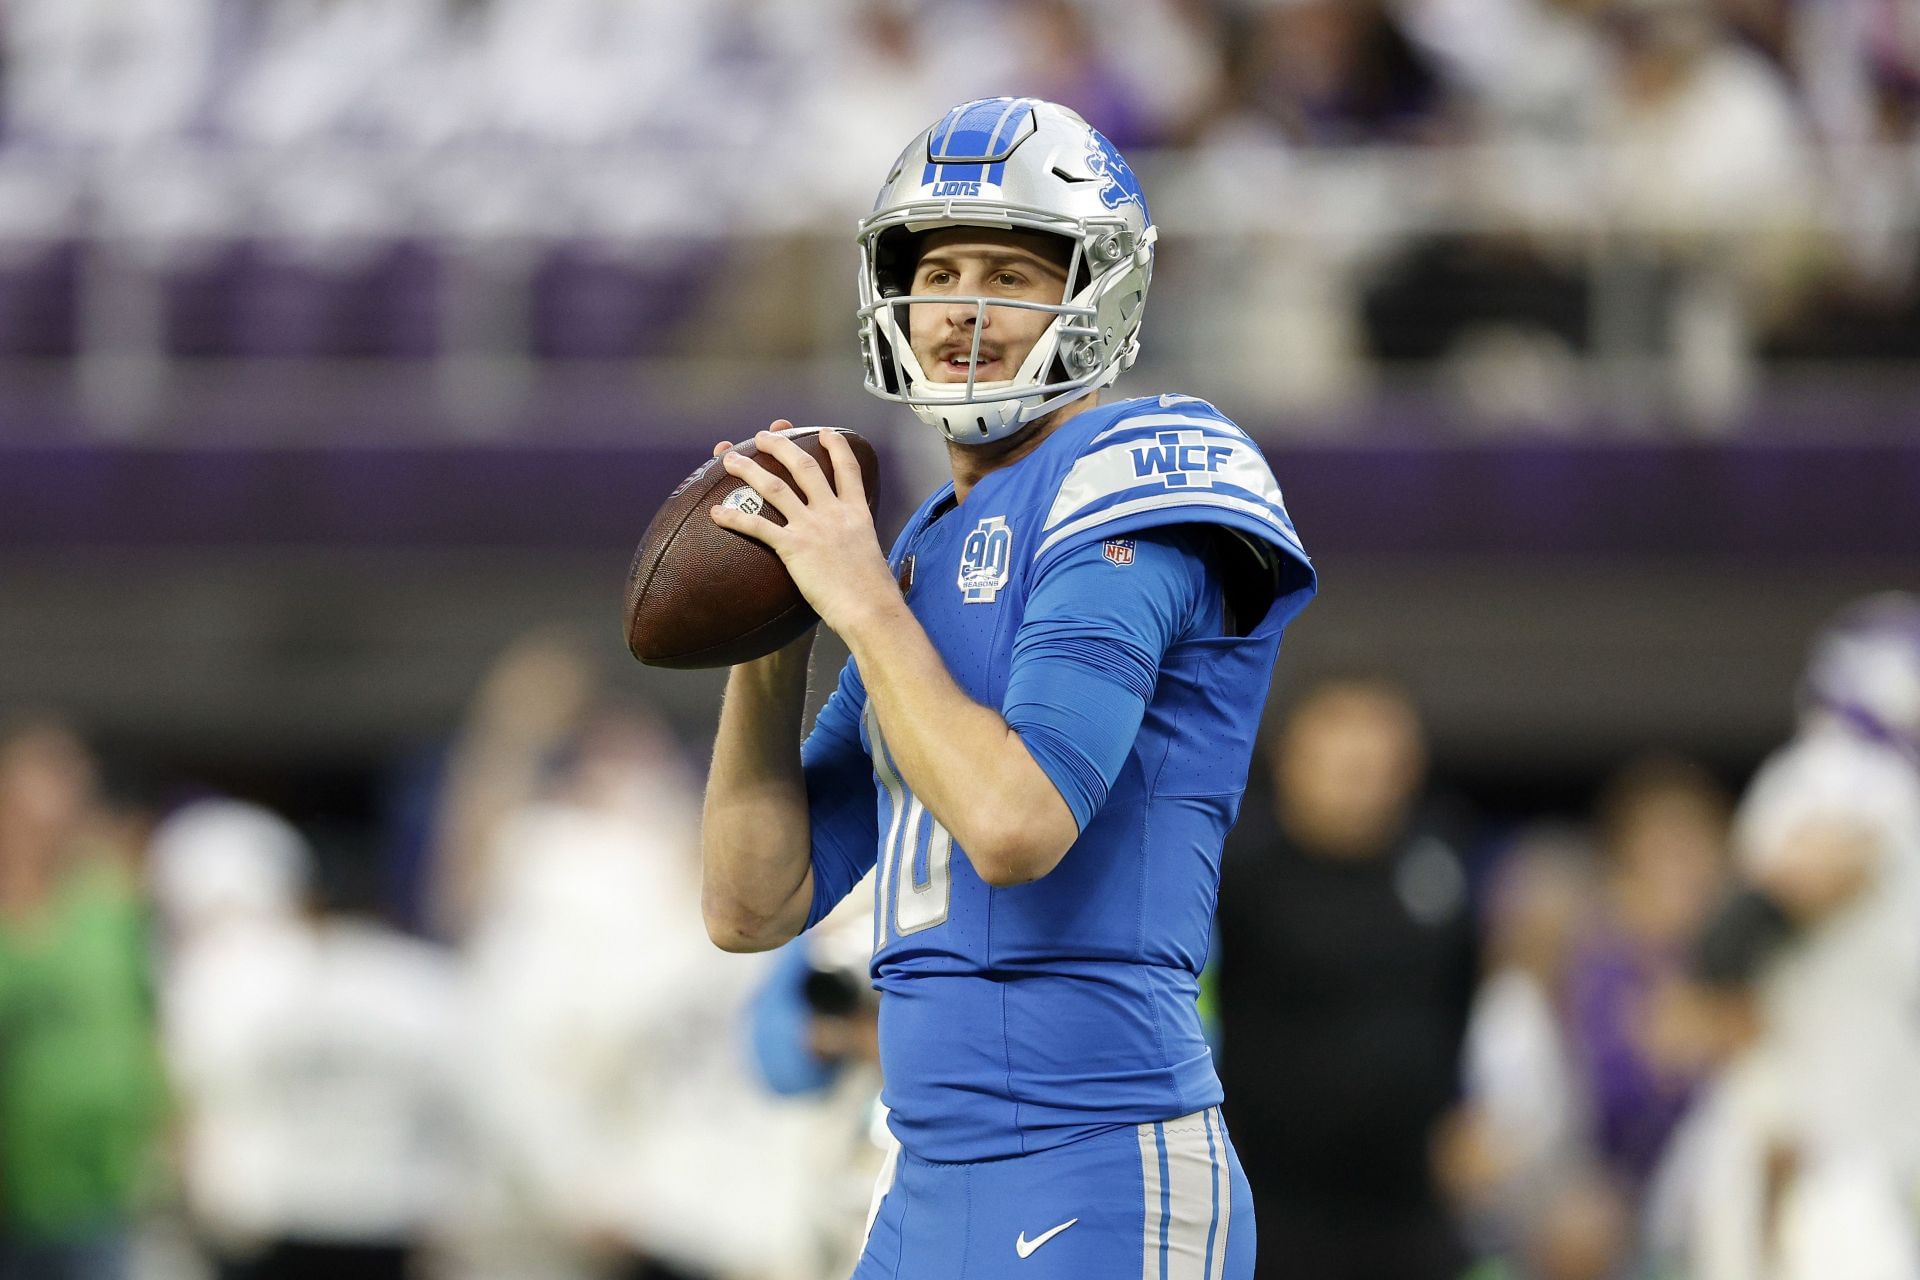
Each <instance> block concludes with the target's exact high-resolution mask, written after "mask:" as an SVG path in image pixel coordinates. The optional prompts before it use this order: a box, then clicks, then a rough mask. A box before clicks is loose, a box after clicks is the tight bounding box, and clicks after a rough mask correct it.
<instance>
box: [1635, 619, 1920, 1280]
mask: <svg viewBox="0 0 1920 1280" xmlns="http://www.w3.org/2000/svg"><path fill="white" fill-rule="evenodd" d="M1802 712H1803V713H1802V721H1801V726H1800V730H1799V733H1798V734H1797V736H1796V737H1795V738H1794V740H1793V741H1792V742H1791V743H1789V744H1788V745H1787V746H1786V747H1784V748H1782V749H1781V750H1780V751H1779V752H1777V753H1776V754H1775V755H1774V756H1773V757H1772V758H1771V759H1769V760H1768V761H1767V762H1766V764H1765V765H1764V766H1763V767H1762V769H1761V770H1760V772H1759V774H1758V775H1757V776H1756V777H1755V779H1754V781H1753V783H1752V786H1751V788H1750V789H1749V791H1748V793H1747V795H1746V797H1745V799H1744V800H1743V802H1742V804H1741V808H1740V811H1739V815H1738V818H1737V823H1736V827H1735V847H1736V851H1737V854H1738V859H1739V867H1740V875H1741V881H1740V885H1739V887H1738V889H1737V890H1736V891H1735V892H1734V893H1733V894H1732V895H1731V896H1730V897H1729V898H1728V899H1727V900H1726V902H1725V903H1724V904H1723V905H1722V907H1721V908H1720V910H1719V912H1718V914H1717V915H1716V916H1715V918H1714V919H1713V921H1712V922H1711V924H1710V925H1709V926H1708V927H1707V928H1706V930H1705V931H1704V932H1703V934H1702V937H1701V941H1700V945H1699V951H1698V960H1697V970H1698V977H1699V980H1700V985H1699V986H1698V987H1697V988H1696V989H1694V990H1693V991H1692V992H1691V993H1689V998H1690V1000H1691V1001H1692V1003H1693V1004H1694V1005H1695V1006H1696V1012H1695V1015H1694V1017H1693V1023H1694V1025H1695V1027H1696V1028H1697V1029H1698V1030H1697V1034H1700V1035H1701V1036H1702V1037H1703V1040H1705V1041H1707V1042H1708V1043H1709V1044H1710V1045H1711V1047H1714V1048H1717V1049H1718V1050H1719V1051H1720V1052H1721V1053H1722V1054H1723V1055H1724V1056H1725V1058H1726V1060H1727V1061H1728V1064H1729V1065H1728V1067H1727V1069H1726V1072H1725V1075H1724V1077H1723V1078H1722V1079H1721V1080H1720V1082H1719V1083H1718V1085H1717V1086H1716V1088H1715V1089H1714V1091H1713V1093H1712V1094H1711V1095H1710V1096H1709V1098H1708V1099H1707V1100H1706V1102H1705V1104H1704V1105H1703V1107H1702V1109H1701V1110H1700V1112H1699V1113H1698V1114H1697V1115H1696V1117H1695V1118H1694V1120H1693V1121H1692V1122H1691V1123H1690V1125H1689V1129H1688V1131H1687V1133H1686V1136H1685V1140H1684V1141H1683V1142H1682V1143H1680V1144H1677V1146H1676V1150H1675V1152H1674V1153H1673V1157H1672V1163H1671V1167H1670V1169H1669V1171H1668V1177H1667V1179H1666V1186H1665V1188H1664V1195H1663V1203H1662V1204H1661V1205H1660V1213H1659V1216H1658V1218H1657V1221H1659V1222H1660V1223H1661V1224H1662V1234H1663V1236H1664V1238H1665V1241H1666V1243H1667V1244H1668V1246H1669V1247H1670V1248H1671V1249H1672V1250H1673V1251H1674V1252H1676V1253H1677V1254H1678V1255H1679V1256H1680V1257H1681V1258H1682V1259H1683V1260H1684V1263H1685V1265H1686V1268H1687V1272H1688V1274H1689V1275H1690V1276H1691V1277H1692V1280H1755V1278H1756V1277H1757V1278H1759V1280H1882V1278H1883V1277H1884V1278H1886V1280H1894V1278H1896V1277H1898V1278H1900V1280H1910V1278H1911V1277H1912V1276H1914V1275H1915V1274H1920V1237H1917V1236H1916V1230H1915V1216H1914V1215H1915V1205H1914V1189H1915V1186H1916V1179H1917V1178H1920V1024H1917V1023H1916V1021H1915V1018H1914V1010H1915V1008H1916V1007H1920V600H1916V599H1915V598H1913V597H1911V596H1904V595H1891V594H1890V595H1885V596H1879V597H1874V598H1871V599H1869V600H1866V601H1863V602H1860V603H1858V604H1856V605H1854V606H1852V607H1850V608H1849V609H1847V610H1845V611H1844V612H1843V613H1842V614H1841V615H1840V616H1839V618H1837V619H1836V620H1835V621H1834V623H1833V624H1832V625H1831V626H1830V628H1829V629H1828V630H1827V632H1826V633H1825V634H1824V635H1823V636H1822V637H1821V638H1820V639H1819V641H1818V642H1817V643H1816V645H1815V646H1814V650H1813V655H1812V660H1811V662H1810V664H1809V667H1808V670H1807V675H1806V680H1805V685H1804V689H1803V702H1802Z"/></svg>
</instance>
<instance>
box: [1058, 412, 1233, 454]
mask: <svg viewBox="0 0 1920 1280" xmlns="http://www.w3.org/2000/svg"><path fill="white" fill-rule="evenodd" d="M1181 427H1186V428H1191V429H1193V430H1196V431H1218V432H1220V433H1221V434H1222V435H1226V436H1235V437H1237V438H1239V439H1241V440H1246V439H1248V438H1249V437H1248V435H1247V433H1246V431H1245V430H1244V429H1243V428H1241V427H1239V426H1237V425H1235V424H1234V423H1231V422H1228V421H1226V420H1225V419H1222V418H1195V417H1190V416H1188V415H1185V414H1179V413H1145V414H1141V415H1140V416H1139V417H1137V418H1122V419H1121V420H1120V421H1119V422H1116V423H1114V424H1113V425H1112V426H1110V427H1108V428H1107V429H1106V430H1105V431H1102V432H1101V433H1100V434H1099V435H1097V436H1095V437H1094V438H1093V439H1091V440H1089V441H1087V446H1088V447H1089V448H1091V447H1092V446H1094V445H1096V444H1099V443H1100V442H1101V441H1102V440H1106V439H1109V438H1111V437H1113V436H1117V435H1120V434H1121V433H1122V432H1126V431H1145V430H1150V429H1154V428H1157V429H1159V430H1162V431H1166V430H1173V429H1178V428H1181Z"/></svg>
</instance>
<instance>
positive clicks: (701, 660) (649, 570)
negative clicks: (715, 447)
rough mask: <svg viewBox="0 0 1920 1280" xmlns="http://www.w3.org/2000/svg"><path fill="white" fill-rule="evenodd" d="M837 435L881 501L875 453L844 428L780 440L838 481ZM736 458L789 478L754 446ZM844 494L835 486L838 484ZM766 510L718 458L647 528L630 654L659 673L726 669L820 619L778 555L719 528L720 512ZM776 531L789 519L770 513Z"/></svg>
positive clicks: (632, 580)
mask: <svg viewBox="0 0 1920 1280" xmlns="http://www.w3.org/2000/svg"><path fill="white" fill-rule="evenodd" d="M823 430H828V431H832V430H838V431H840V434H841V435H842V436H843V437H845V439H846V442H847V443H848V444H850V445H852V446H853V456H854V457H855V458H856V459H858V460H859V463H860V474H861V478H862V480H863V481H864V482H865V485H866V491H867V503H868V506H869V507H872V506H873V505H875V504H876V503H877V502H878V501H879V496H880V464H879V460H878V459H877V458H875V457H874V453H873V446H872V445H870V444H868V443H867V442H866V441H865V440H863V439H861V438H860V437H859V436H857V435H855V434H854V433H853V432H851V431H847V430H844V429H841V428H837V427H824V428H823V427H795V428H792V429H791V430H788V431H783V432H781V433H780V434H781V435H783V436H785V437H786V438H787V439H789V440H791V441H793V442H794V443H795V444H797V445H799V446H800V447H801V448H802V449H804V450H806V451H807V452H808V453H809V454H811V455H813V457H814V458H815V459H817V460H818V461H819V463H820V466H821V469H822V470H824V471H825V472H826V473H827V477H828V479H829V480H832V479H833V458H832V457H831V456H830V455H829V454H828V453H827V451H826V449H825V448H824V447H823V446H822V444H821V440H820V433H821V432H822V431H823ZM734 449H735V452H738V453H744V454H747V455H748V456H750V457H755V458H758V459H759V462H760V465H761V466H763V467H765V468H766V469H767V470H768V471H770V472H772V473H773V474H774V475H776V476H778V477H779V478H780V479H782V480H790V477H789V476H788V475H787V469H786V468H785V467H783V466H781V465H780V463H779V462H777V461H776V460H775V459H773V458H771V457H767V456H765V455H763V454H761V453H760V452H759V451H758V450H757V449H755V448H754V447H753V444H752V443H751V442H748V443H746V444H741V445H736V446H735V447H734ZM834 487H835V488H836V489H837V488H838V487H839V485H838V484H837V482H836V483H835V486H834ZM720 505H729V506H744V507H746V508H747V509H748V510H750V511H760V510H762V507H761V502H760V497H759V495H758V494H756V493H754V491H753V490H752V489H750V488H748V487H747V484H746V482H745V481H743V480H740V479H738V478H736V477H735V476H733V475H731V474H729V473H728V471H727V469H726V468H725V467H723V466H721V465H720V459H718V458H712V459H709V460H708V461H707V462H706V463H704V464H702V466H701V467H700V469H699V470H698V471H695V472H694V473H693V474H692V475H690V476H688V477H687V478H686V479H685V480H682V481H681V482H680V485H679V487H678V488H676V489H675V490H674V491H673V492H672V493H670V494H668V495H667V500H666V502H665V503H664V504H663V505H662V506H661V508H660V510H659V512H658V513H657V514H656V515H655V516H654V517H653V523H651V524H649V525H648V526H647V531H646V533H645V534H644V535H643V536H642V537H641V539H640V547H639V550H637V551H635V552H634V555H633V568H632V570H631V571H630V572H629V573H628V575H627V648H628V649H629V650H631V651H632V653H633V656H634V657H636V658H638V659H640V661H642V662H644V663H646V664H647V665H648V666H653V667H728V666H732V665H733V664H735V663H738V662H749V661H751V660H753V659H754V658H761V657H765V656H766V655H767V654H769V653H772V652H773V651H774V650H776V649H778V648H781V647H782V646H784V645H787V644H790V643H791V642H792V641H794V640H796V639H798V638H799V637H800V635H801V634H802V633H803V632H805V631H806V629H807V628H808V627H811V626H812V625H813V624H814V623H815V622H817V621H818V620H819V616H818V615H817V614H815V613H814V611H813V606H811V605H809V604H808V603H807V602H806V599H805V597H803V596H802V595H801V594H800V589H799V588H798V587H796V586H794V585H793V579H792V577H790V576H789V575H788V573H787V568H786V566H785V565H784V564H782V563H781V562H780V557H779V556H778V555H777V554H775V552H774V550H773V548H771V547H769V546H767V545H766V544H765V543H763V542H759V541H756V540H755V539H753V538H749V537H747V536H745V535H744V534H738V533H735V532H733V531H732V530H730V529H722V528H721V527H720V526H719V525H717V524H715V523H714V522H713V517H712V515H711V514H710V509H711V508H713V507H715V506H720ZM765 514H766V516H767V518H768V519H770V520H772V521H773V522H774V523H775V524H785V523H786V520H785V519H784V518H783V517H782V516H781V514H780V513H779V512H778V511H776V510H774V509H773V508H772V507H767V508H765Z"/></svg>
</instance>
